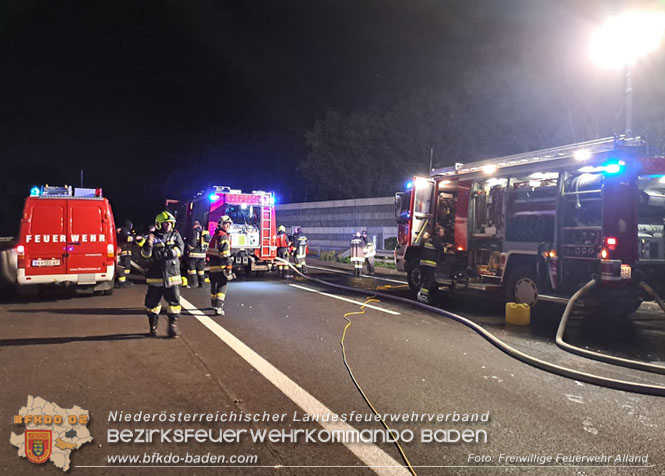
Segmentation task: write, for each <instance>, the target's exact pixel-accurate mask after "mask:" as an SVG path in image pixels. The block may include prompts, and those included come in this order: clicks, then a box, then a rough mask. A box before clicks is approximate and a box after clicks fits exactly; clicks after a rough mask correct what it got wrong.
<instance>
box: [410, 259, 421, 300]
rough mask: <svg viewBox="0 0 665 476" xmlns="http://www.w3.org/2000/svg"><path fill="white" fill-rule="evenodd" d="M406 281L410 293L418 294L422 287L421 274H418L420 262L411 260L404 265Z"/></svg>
mask: <svg viewBox="0 0 665 476" xmlns="http://www.w3.org/2000/svg"><path fill="white" fill-rule="evenodd" d="M406 280H407V281H408V282H409V288H411V291H414V292H418V291H420V288H421V287H422V285H423V274H422V273H421V272H420V260H419V259H418V260H411V261H409V262H408V263H407V265H406Z"/></svg>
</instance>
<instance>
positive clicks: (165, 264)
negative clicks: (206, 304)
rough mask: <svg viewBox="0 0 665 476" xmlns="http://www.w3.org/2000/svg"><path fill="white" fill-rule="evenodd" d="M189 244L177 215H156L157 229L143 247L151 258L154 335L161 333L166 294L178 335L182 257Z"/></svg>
mask: <svg viewBox="0 0 665 476" xmlns="http://www.w3.org/2000/svg"><path fill="white" fill-rule="evenodd" d="M184 248H185V244H184V242H183V241H182V237H181V236H180V233H178V231H177V230H176V229H175V217H174V216H173V215H171V214H170V213H169V212H167V211H163V212H161V213H160V214H159V215H157V217H156V218H155V231H154V232H152V233H150V234H149V235H148V237H147V238H146V240H145V242H144V244H143V246H142V247H141V256H142V257H143V258H145V259H146V260H148V265H147V270H146V282H147V284H148V292H147V293H146V295H145V307H146V311H147V313H148V323H149V325H150V336H151V337H154V336H155V335H157V322H158V319H159V311H160V310H161V309H162V306H161V303H160V301H161V300H162V297H164V300H165V301H166V302H167V304H168V305H169V308H168V316H169V331H168V336H169V337H171V338H173V337H178V328H177V326H176V321H177V320H178V316H179V315H180V285H181V284H182V278H181V276H180V257H181V256H182V253H183V250H184Z"/></svg>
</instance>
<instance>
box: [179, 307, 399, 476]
mask: <svg viewBox="0 0 665 476" xmlns="http://www.w3.org/2000/svg"><path fill="white" fill-rule="evenodd" d="M180 304H181V305H182V307H183V308H184V309H185V310H187V312H189V313H190V314H192V315H193V316H194V317H195V318H196V319H197V320H198V321H199V322H200V323H201V324H203V325H204V326H205V327H207V328H208V330H210V331H211V332H212V333H213V334H215V335H216V336H217V337H219V338H220V339H221V340H222V341H223V342H224V343H225V344H226V345H228V346H229V347H230V348H231V349H232V350H233V351H234V352H236V353H237V354H238V355H239V356H240V357H242V358H243V359H245V361H246V362H247V363H248V364H249V365H251V366H252V367H254V368H255V369H256V370H257V371H258V372H259V373H260V374H261V375H263V376H264V377H265V378H266V379H267V380H268V381H269V382H270V383H272V384H273V385H274V386H275V387H277V388H278V389H279V390H280V391H281V392H282V393H283V394H284V395H286V396H287V397H289V399H291V401H292V402H293V403H295V404H296V405H298V406H299V407H300V408H302V409H303V411H305V412H306V413H308V414H310V415H330V416H331V420H332V419H335V418H332V415H334V413H333V411H332V410H330V409H329V408H328V407H326V406H325V405H324V404H323V403H321V402H320V401H318V400H317V399H316V398H315V397H313V396H312V395H311V394H310V393H309V392H307V390H305V389H304V388H302V387H301V386H300V385H298V384H297V383H295V382H294V381H293V380H291V379H290V378H289V377H288V376H287V375H285V374H284V373H282V372H281V371H280V370H279V369H278V368H277V367H275V366H274V365H272V364H271V363H270V362H268V361H267V360H265V359H264V358H263V357H261V356H260V355H259V354H257V353H256V352H254V351H253V350H252V349H250V348H249V347H248V346H247V345H246V344H244V343H243V342H242V341H241V340H240V339H238V338H237V337H236V336H234V335H233V334H231V333H230V332H229V331H227V330H226V329H224V328H223V327H222V326H221V325H219V324H217V323H216V322H215V321H214V320H212V319H211V318H210V317H208V316H206V315H205V314H204V313H203V312H202V311H200V310H199V309H197V308H196V307H195V306H194V305H193V304H192V303H190V302H189V301H187V299H185V298H183V297H181V298H180ZM361 304H362V303H361ZM337 420H339V419H337ZM318 423H319V425H321V426H322V427H323V428H324V429H326V430H328V431H331V432H333V431H344V432H355V431H357V430H356V429H355V428H354V427H352V426H351V425H349V424H347V423H344V422H341V421H335V422H332V421H328V422H324V421H320V422H318ZM343 444H344V446H346V447H347V448H348V449H349V450H350V451H351V452H352V453H353V454H354V455H356V456H357V457H358V458H359V459H360V460H361V461H362V462H363V463H364V464H366V465H367V466H368V467H370V468H372V469H373V470H374V472H375V473H377V474H380V475H382V476H383V475H385V476H389V475H410V474H411V473H410V472H409V471H408V470H407V469H406V468H405V467H404V466H403V465H401V464H399V463H398V462H397V461H395V460H394V459H393V458H392V457H391V456H390V455H388V454H387V453H386V452H385V451H383V450H382V449H381V448H379V447H378V446H376V445H373V444H368V443H343Z"/></svg>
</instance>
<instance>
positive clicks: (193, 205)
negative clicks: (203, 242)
mask: <svg viewBox="0 0 665 476" xmlns="http://www.w3.org/2000/svg"><path fill="white" fill-rule="evenodd" d="M168 202H171V203H168ZM168 202H167V206H168V208H170V209H171V210H172V211H173V212H174V213H175V214H176V218H177V220H178V229H179V230H180V232H181V233H182V235H183V238H184V239H185V241H187V240H188V238H189V234H190V233H191V231H192V223H193V222H194V221H195V220H198V221H199V222H200V223H201V226H202V227H203V229H204V230H205V229H207V230H208V231H209V232H210V234H211V236H212V234H213V233H214V232H215V228H216V226H217V221H218V220H219V219H220V218H221V217H222V216H224V215H228V216H230V217H231V219H232V220H233V225H232V226H231V230H230V235H231V253H232V256H233V259H234V263H235V264H234V268H236V269H237V268H244V270H245V272H247V273H249V272H251V271H269V270H270V269H272V267H273V265H274V260H275V258H276V256H277V234H276V230H275V195H274V193H272V192H264V191H261V190H256V191H253V192H251V193H243V192H242V191H240V190H232V189H231V188H230V187H225V186H215V187H212V188H211V189H210V190H208V191H206V192H201V193H199V194H198V195H197V196H196V197H195V198H194V199H192V200H190V201H187V202H180V203H179V202H174V201H172V200H169V201H168Z"/></svg>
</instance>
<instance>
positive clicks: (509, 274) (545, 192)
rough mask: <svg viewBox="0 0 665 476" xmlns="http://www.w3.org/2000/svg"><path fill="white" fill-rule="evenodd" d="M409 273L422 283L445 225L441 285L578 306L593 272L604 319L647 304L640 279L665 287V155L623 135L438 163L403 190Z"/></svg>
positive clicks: (400, 264) (399, 254) (403, 251)
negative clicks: (575, 299)
mask: <svg viewBox="0 0 665 476" xmlns="http://www.w3.org/2000/svg"><path fill="white" fill-rule="evenodd" d="M395 198H396V200H395V201H396V215H397V222H398V248H397V249H396V251H395V260H396V264H397V268H398V269H399V270H401V271H405V272H406V273H407V276H408V282H409V285H410V287H411V288H412V289H417V288H419V287H420V285H421V282H422V278H421V274H420V269H419V266H418V262H419V259H420V255H421V250H422V245H423V244H424V241H425V239H426V237H427V236H428V235H429V234H430V233H431V232H432V230H433V227H434V226H435V225H437V224H438V225H440V226H442V227H443V228H444V230H445V238H444V240H445V241H446V245H447V246H446V252H445V253H444V254H443V256H442V259H441V260H440V262H439V263H438V265H437V271H436V275H435V276H436V278H435V279H436V282H437V284H438V285H439V287H440V289H441V288H442V289H444V290H445V289H448V290H453V291H456V292H462V293H464V292H483V293H493V294H494V295H498V296H502V297H504V298H505V299H507V300H509V301H514V302H519V303H526V304H528V305H530V306H534V305H535V304H536V303H537V302H539V301H554V302H566V301H567V298H568V297H570V296H571V295H572V294H573V293H574V292H575V291H576V290H577V289H578V288H580V286H582V285H583V284H584V283H586V282H587V281H589V280H590V279H591V278H592V277H594V276H597V277H599V278H600V283H601V285H600V286H597V287H596V288H597V290H596V291H595V295H594V296H592V299H590V300H588V301H589V302H590V303H592V302H595V303H596V304H597V305H599V306H601V307H602V309H603V310H604V315H616V316H623V315H627V314H630V313H631V312H633V311H634V310H636V309H637V307H639V305H640V302H641V301H642V299H647V296H643V295H641V291H640V287H639V283H640V282H643V281H644V282H646V283H648V284H650V285H651V286H652V288H654V289H656V291H657V292H658V293H659V294H661V295H662V294H663V291H665V279H663V278H664V277H665V234H664V232H663V226H664V224H665V158H663V157H650V156H649V155H647V154H646V144H645V143H644V141H642V140H641V139H640V138H626V137H623V136H621V137H612V138H606V139H598V140H595V141H589V142H583V143H578V144H572V145H568V146H564V147H558V148H553V149H546V150H540V151H536V152H530V153H524V154H518V155H513V156H508V157H500V158H494V159H490V160H483V161H478V162H472V163H466V164H464V163H457V164H455V165H454V166H450V167H444V168H439V169H433V170H432V171H431V175H430V177H414V178H413V181H412V182H410V183H408V184H407V190H406V191H404V192H400V193H397V194H396V197H395Z"/></svg>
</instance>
